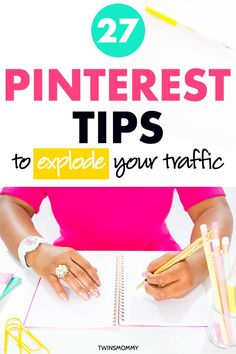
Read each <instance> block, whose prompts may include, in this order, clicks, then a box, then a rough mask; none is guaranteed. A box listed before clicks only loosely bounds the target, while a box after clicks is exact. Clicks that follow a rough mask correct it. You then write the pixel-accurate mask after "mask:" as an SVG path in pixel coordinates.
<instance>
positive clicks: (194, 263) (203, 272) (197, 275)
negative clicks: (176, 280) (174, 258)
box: [188, 249, 208, 285]
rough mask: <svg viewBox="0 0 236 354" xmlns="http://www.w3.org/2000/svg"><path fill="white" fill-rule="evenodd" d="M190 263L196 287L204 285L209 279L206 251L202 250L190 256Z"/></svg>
mask: <svg viewBox="0 0 236 354" xmlns="http://www.w3.org/2000/svg"><path fill="white" fill-rule="evenodd" d="M188 263H189V266H190V269H191V272H192V274H193V279H194V283H195V284H196V285H198V284H200V283H202V282H203V281H204V280H205V279H206V278H207V277H208V268H207V263H206V258H205V253H204V250H203V249H201V250H199V251H197V252H196V253H195V254H193V255H192V256H190V257H189V260H188Z"/></svg>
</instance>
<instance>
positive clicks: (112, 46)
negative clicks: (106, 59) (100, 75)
mask: <svg viewBox="0 0 236 354" xmlns="http://www.w3.org/2000/svg"><path fill="white" fill-rule="evenodd" d="M144 36H145V25H144V21H143V19H142V16H141V15H140V14H139V13H138V11H136V10H135V9H134V8H133V7H131V6H128V5H125V4H112V5H108V6H106V7H104V8H102V9H101V10H100V11H99V12H98V13H97V15H96V16H95V18H94V20H93V23H92V38H93V41H94V43H95V45H96V46H97V48H98V49H99V50H100V51H101V52H103V53H104V54H107V55H109V56H111V57H118V58H119V57H126V56H128V55H130V54H132V53H134V52H135V51H136V50H137V49H138V48H139V47H140V46H141V44H142V42H143V40H144Z"/></svg>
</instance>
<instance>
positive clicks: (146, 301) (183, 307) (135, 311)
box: [120, 252, 209, 326]
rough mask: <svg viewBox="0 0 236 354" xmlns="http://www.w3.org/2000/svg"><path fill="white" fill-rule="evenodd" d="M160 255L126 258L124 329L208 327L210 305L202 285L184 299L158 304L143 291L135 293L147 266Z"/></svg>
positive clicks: (130, 255) (151, 253)
mask: <svg viewBox="0 0 236 354" xmlns="http://www.w3.org/2000/svg"><path fill="white" fill-rule="evenodd" d="M158 256H160V254H159V253H155V252H150V253H146V252H145V253H140V252H138V253H137V252H136V253H131V254H129V255H128V256H126V255H125V257H124V264H125V267H124V269H125V271H124V284H125V286H124V289H125V291H124V314H125V316H124V320H123V321H122V320H121V321H120V324H121V325H141V326H142V325H143V326H206V325H207V320H208V316H207V314H208V309H209V305H208V302H207V296H206V294H205V292H204V289H203V287H202V286H201V285H200V286H198V287H197V288H196V289H195V290H194V291H192V292H191V293H190V294H189V295H187V296H186V297H185V298H182V299H173V300H165V301H156V300H155V299H154V298H152V297H150V296H148V295H147V294H146V293H145V290H144V289H143V288H141V289H138V290H137V289H136V287H137V285H138V284H140V282H141V281H142V277H141V276H140V275H141V274H142V272H144V271H145V269H146V267H147V264H149V262H150V261H151V260H153V259H155V258H157V257H158Z"/></svg>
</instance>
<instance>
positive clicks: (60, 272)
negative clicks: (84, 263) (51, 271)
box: [56, 264, 69, 279]
mask: <svg viewBox="0 0 236 354" xmlns="http://www.w3.org/2000/svg"><path fill="white" fill-rule="evenodd" d="M68 272H69V268H68V267H67V265H65V264H59V265H58V266H57V267H56V276H57V277H58V278H59V279H62V278H64V277H65V276H66V275H67V274H68Z"/></svg>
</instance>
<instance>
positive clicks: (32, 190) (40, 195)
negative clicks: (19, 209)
mask: <svg viewBox="0 0 236 354" xmlns="http://www.w3.org/2000/svg"><path fill="white" fill-rule="evenodd" d="M0 194H7V195H11V196H13V197H16V198H19V199H21V200H23V201H24V202H26V203H27V204H29V205H30V206H32V207H33V208H34V210H35V212H36V213H38V211H39V207H40V204H41V203H42V200H43V199H44V198H45V197H46V196H47V193H46V190H45V188H42V187H4V188H3V189H2V191H1V192H0Z"/></svg>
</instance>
